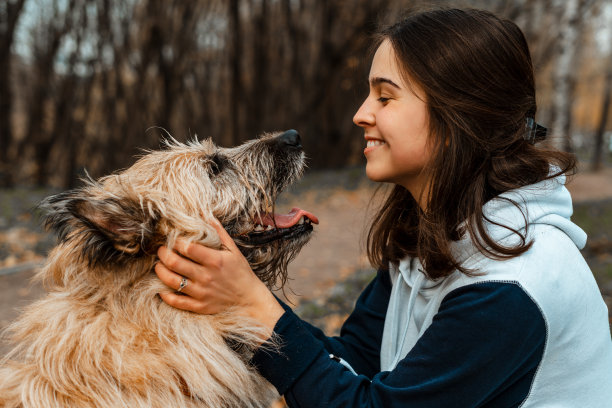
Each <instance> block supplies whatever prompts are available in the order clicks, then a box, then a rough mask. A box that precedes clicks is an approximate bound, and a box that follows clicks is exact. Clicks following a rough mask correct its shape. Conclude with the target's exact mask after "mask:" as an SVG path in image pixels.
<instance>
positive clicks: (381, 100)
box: [378, 96, 389, 103]
mask: <svg viewBox="0 0 612 408" xmlns="http://www.w3.org/2000/svg"><path fill="white" fill-rule="evenodd" d="M388 101H389V98H385V97H382V96H381V97H380V98H378V102H380V103H387V102H388Z"/></svg>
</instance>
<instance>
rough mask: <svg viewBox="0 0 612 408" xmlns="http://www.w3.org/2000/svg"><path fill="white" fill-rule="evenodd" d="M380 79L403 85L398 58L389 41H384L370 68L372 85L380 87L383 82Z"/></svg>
mask: <svg viewBox="0 0 612 408" xmlns="http://www.w3.org/2000/svg"><path fill="white" fill-rule="evenodd" d="M380 79H387V80H389V81H391V82H392V83H395V84H397V85H400V86H401V84H403V82H404V81H403V78H402V74H401V72H400V70H399V67H398V64H397V58H396V55H395V51H394V50H393V47H392V46H391V43H390V42H389V40H384V41H383V42H382V43H381V44H380V46H379V47H378V49H377V50H376V53H375V54H374V58H373V59H372V65H371V67H370V75H369V78H368V80H369V82H370V84H371V85H380V84H381V83H382V82H387V81H381V80H380Z"/></svg>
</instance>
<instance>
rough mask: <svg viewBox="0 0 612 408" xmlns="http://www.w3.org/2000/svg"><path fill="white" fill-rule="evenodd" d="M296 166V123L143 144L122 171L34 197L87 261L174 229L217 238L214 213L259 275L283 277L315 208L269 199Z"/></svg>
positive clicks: (115, 261)
mask: <svg viewBox="0 0 612 408" xmlns="http://www.w3.org/2000/svg"><path fill="white" fill-rule="evenodd" d="M303 169H304V152H303V150H302V146H301V144H300V138H299V135H298V133H297V132H296V131H294V130H290V131H287V132H284V133H274V134H265V135H263V136H262V137H260V138H258V139H255V140H251V141H248V142H246V143H245V144H243V145H241V146H238V147H234V148H220V147H217V146H215V145H214V144H213V143H212V142H211V141H210V140H206V141H203V142H198V141H194V142H191V143H188V144H181V143H178V142H175V141H172V142H167V148H166V149H165V150H160V151H152V152H148V153H147V154H145V155H144V156H142V157H141V158H140V159H139V160H138V161H137V162H136V163H135V164H134V165H133V166H131V167H130V168H128V169H126V170H125V171H122V172H119V173H117V174H113V175H110V176H106V177H103V178H101V179H100V180H98V181H93V180H89V181H87V183H86V185H85V186H84V187H82V188H79V189H76V190H71V191H67V192H64V193H61V194H58V195H56V196H52V197H49V198H48V199H46V200H45V201H43V203H42V204H41V207H42V209H43V210H44V211H45V213H46V218H45V223H46V225H47V226H48V227H50V228H52V229H54V230H55V231H57V232H58V234H59V237H60V240H61V241H62V242H63V243H67V242H69V243H71V244H72V247H73V248H74V250H75V251H77V252H78V256H79V257H80V258H81V259H82V260H84V261H86V262H87V263H88V266H89V267H90V268H97V269H100V268H102V269H104V268H109V267H111V268H114V269H117V267H121V266H123V265H126V264H128V263H132V262H139V261H140V260H143V259H151V258H154V257H155V253H156V250H157V248H159V246H161V245H170V246H172V245H173V243H174V241H175V240H176V238H177V237H179V236H181V237H184V238H187V239H189V240H193V241H198V242H201V243H203V244H204V245H208V246H210V247H214V248H219V247H220V245H221V243H220V240H219V237H218V235H217V233H216V231H215V230H214V228H213V227H212V225H211V223H212V219H213V218H216V219H218V220H219V221H220V222H221V224H222V225H223V226H224V227H225V229H226V230H227V231H228V233H229V234H230V235H231V236H232V237H233V239H234V241H235V242H236V244H237V246H238V247H239V248H240V250H241V251H242V253H243V254H244V255H245V257H246V258H247V260H248V261H249V263H250V264H251V267H252V268H253V270H254V271H255V273H256V274H258V276H259V277H260V279H262V280H263V281H264V282H265V283H267V284H268V285H270V286H272V285H274V284H281V285H282V284H284V282H285V280H286V277H287V265H288V263H289V262H290V261H291V259H292V258H293V257H294V256H295V255H296V254H297V253H298V252H299V250H300V249H301V247H302V246H303V245H304V244H305V243H306V242H307V240H308V238H309V236H310V233H311V232H312V230H313V228H312V223H318V220H317V219H316V217H315V216H314V215H312V214H310V213H308V212H306V211H304V210H301V209H299V208H294V209H293V210H291V212H290V213H289V214H283V215H281V214H275V212H274V208H275V201H276V198H277V196H278V195H279V193H280V192H281V191H283V189H284V188H285V187H287V186H288V185H289V184H291V183H293V182H294V181H295V180H296V179H297V178H298V177H299V176H300V175H301V173H302V171H303Z"/></svg>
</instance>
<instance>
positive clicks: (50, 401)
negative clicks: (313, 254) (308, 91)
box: [0, 134, 312, 408]
mask: <svg viewBox="0 0 612 408" xmlns="http://www.w3.org/2000/svg"><path fill="white" fill-rule="evenodd" d="M279 139H280V138H279V135H278V134H267V135H264V136H262V137H260V138H259V139H256V140H252V141H249V142H247V143H245V144H243V145H242V146H239V147H236V148H232V149H225V148H219V147H217V146H215V145H214V144H213V143H212V142H211V141H208V140H207V141H203V142H197V141H194V142H191V143H189V144H181V143H178V142H175V141H171V142H167V146H166V149H165V150H160V151H154V152H148V153H147V154H145V155H144V156H143V157H141V158H140V159H139V160H138V161H137V162H136V163H135V164H134V165H133V166H132V167H130V168H128V169H127V170H125V171H123V172H120V173H117V174H114V175H111V176H106V177H103V178H102V179H100V180H98V181H93V180H89V181H88V182H87V183H86V185H85V186H84V187H82V188H80V189H77V190H73V191H69V192H66V193H62V194H59V195H57V196H54V197H50V198H49V199H47V200H46V201H45V202H43V204H42V208H43V209H44V210H45V211H46V214H47V215H46V224H47V225H48V226H49V227H51V228H53V229H54V230H56V231H57V232H58V234H59V237H60V242H59V244H58V246H57V247H56V248H54V249H53V251H52V252H51V253H50V255H49V257H48V260H47V262H46V265H45V266H44V268H43V269H42V270H41V271H40V273H39V275H38V277H39V278H40V279H42V280H43V282H44V283H45V285H46V287H47V289H48V291H49V294H48V295H47V296H46V297H45V298H43V299H42V300H40V301H38V302H36V303H34V304H33V305H31V306H30V307H29V308H27V310H26V311H25V313H24V314H23V315H22V316H21V317H20V318H19V320H17V321H16V322H15V323H14V324H13V325H12V326H11V327H10V329H9V332H10V336H11V339H10V340H11V341H12V342H13V343H14V344H15V346H14V349H13V350H12V351H11V352H10V353H9V354H8V355H7V356H6V357H5V358H4V359H3V361H2V363H1V367H0V407H3V408H17V407H23V408H30V407H49V408H58V407H75V408H76V407H78V408H87V407H96V408H105V407H109V408H110V407H112V408H116V407H129V408H137V407H159V408H173V407H177V408H178V407H181V408H184V407H211V408H212V407H214V408H220V407H241V408H242V407H269V406H270V404H271V402H272V401H273V400H274V398H276V397H277V395H276V392H275V391H274V390H273V387H271V385H270V384H269V383H267V382H266V381H265V380H264V379H263V378H262V377H261V376H260V375H259V374H257V372H256V371H255V370H254V369H253V368H252V367H250V366H249V364H248V357H249V354H250V353H252V350H253V348H254V347H256V346H257V345H258V343H259V341H260V338H261V335H262V329H261V327H260V326H258V325H257V324H255V323H254V322H252V321H247V320H245V319H243V318H239V317H238V316H237V315H236V314H235V313H232V311H231V310H230V311H227V312H224V313H221V314H218V315H210V316H207V315H198V314H195V313H190V312H184V311H180V310H178V309H174V308H172V307H170V306H168V305H166V304H165V303H163V302H162V301H161V299H160V298H159V296H157V293H159V292H161V291H168V290H169V288H167V287H165V286H164V285H163V284H162V283H161V282H160V281H159V280H158V279H157V276H156V275H155V273H154V272H153V267H154V264H155V262H156V256H155V253H156V250H157V248H158V247H159V246H160V245H168V246H170V247H172V245H173V243H174V242H175V240H176V239H177V238H178V237H183V238H186V239H188V240H192V241H197V242H200V243H203V244H204V245H207V246H210V247H213V248H219V247H220V245H221V243H220V240H219V236H218V235H217V233H216V231H215V230H214V228H213V227H212V226H211V220H212V218H213V217H215V218H217V219H218V220H219V221H220V222H221V223H222V224H223V226H224V227H225V228H226V230H227V231H228V232H229V233H230V235H232V237H234V240H235V241H236V243H237V245H238V246H239V248H240V249H241V251H242V252H243V254H244V255H245V256H246V257H247V259H248V260H249V262H250V264H251V266H252V268H253V270H254V271H255V272H256V273H257V274H258V276H259V277H260V278H261V279H262V280H263V281H264V282H266V284H268V285H269V286H273V285H275V284H280V285H282V284H283V283H284V282H285V279H286V271H287V264H288V262H289V261H290V260H291V259H292V257H293V256H294V255H295V254H296V253H297V252H298V251H299V249H300V248H301V247H302V245H303V244H304V243H305V242H306V241H307V240H308V237H309V233H310V231H311V230H312V227H311V226H310V225H309V223H306V224H302V225H300V226H298V227H299V228H297V231H293V232H292V233H290V234H285V235H283V234H280V237H281V238H283V239H276V240H269V239H268V240H263V241H262V240H258V239H252V238H253V230H254V229H255V220H257V219H260V218H258V217H260V216H261V215H262V214H265V213H269V212H270V211H273V207H274V200H275V198H276V196H277V194H278V193H279V192H280V191H281V190H282V189H283V188H284V187H286V186H287V185H288V184H290V183H291V182H293V181H294V180H296V179H297V178H298V177H299V176H300V174H301V172H302V170H303V167H304V153H303V152H302V150H301V146H299V144H298V145H294V144H292V145H289V144H287V143H283V142H282V141H280V142H279ZM275 233H276V235H274V234H275ZM265 234H267V235H268V236H269V235H274V237H276V238H278V237H279V234H278V231H271V232H266V233H261V232H259V233H255V234H254V235H255V236H262V235H265ZM264 241H265V242H264ZM268 241H270V242H268ZM174 289H176V288H174Z"/></svg>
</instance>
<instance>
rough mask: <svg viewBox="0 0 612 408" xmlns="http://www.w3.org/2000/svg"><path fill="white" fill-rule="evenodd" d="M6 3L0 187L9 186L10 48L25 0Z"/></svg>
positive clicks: (0, 35) (0, 37) (0, 33)
mask: <svg viewBox="0 0 612 408" xmlns="http://www.w3.org/2000/svg"><path fill="white" fill-rule="evenodd" d="M3 1H6V3H5V5H4V13H1V14H2V15H1V16H0V28H2V29H1V30H0V187H6V186H8V185H10V184H11V178H10V177H9V172H8V168H10V166H9V163H8V159H9V156H8V151H9V148H10V146H11V142H12V139H13V136H12V128H11V113H12V103H13V93H12V89H11V59H12V58H11V46H12V45H13V38H14V35H15V27H16V26H17V21H18V20H19V16H20V15H21V11H22V10H23V5H24V3H25V0H17V1H15V2H9V1H8V0H3Z"/></svg>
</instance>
